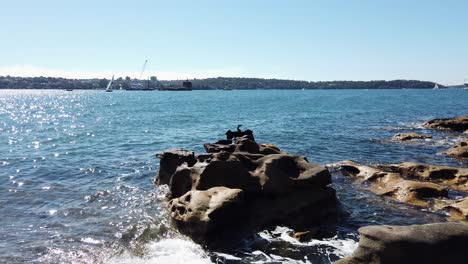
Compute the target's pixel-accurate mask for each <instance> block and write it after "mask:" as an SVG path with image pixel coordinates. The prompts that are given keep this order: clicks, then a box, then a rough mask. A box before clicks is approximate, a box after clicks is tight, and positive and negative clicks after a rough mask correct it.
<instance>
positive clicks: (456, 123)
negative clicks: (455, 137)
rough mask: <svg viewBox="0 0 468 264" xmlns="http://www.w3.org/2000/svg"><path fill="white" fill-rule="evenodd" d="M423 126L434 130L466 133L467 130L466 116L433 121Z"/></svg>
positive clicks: (467, 119)
mask: <svg viewBox="0 0 468 264" xmlns="http://www.w3.org/2000/svg"><path fill="white" fill-rule="evenodd" d="M423 125H424V126H425V127H429V128H434V129H442V130H451V131H456V132H466V131H467V130H468V116H458V117H453V118H439V119H433V120H430V121H428V122H426V123H424V124H423Z"/></svg>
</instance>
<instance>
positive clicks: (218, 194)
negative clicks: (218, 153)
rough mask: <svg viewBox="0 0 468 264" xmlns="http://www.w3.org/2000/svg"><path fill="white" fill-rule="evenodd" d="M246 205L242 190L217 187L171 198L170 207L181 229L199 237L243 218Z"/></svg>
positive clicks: (172, 215)
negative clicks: (242, 212)
mask: <svg viewBox="0 0 468 264" xmlns="http://www.w3.org/2000/svg"><path fill="white" fill-rule="evenodd" d="M243 204H244V195H243V191H242V190H240V189H229V188H226V187H215V188H211V189H209V190H205V191H189V192H187V193H185V194H184V195H183V196H181V197H179V198H175V199H172V200H170V201H169V203H168V209H169V211H170V214H171V217H172V218H173V219H174V220H175V222H176V224H177V226H178V227H179V228H181V229H182V230H183V231H186V232H188V233H189V234H191V235H194V236H198V235H205V234H209V233H211V232H212V231H213V230H216V229H217V228H218V227H222V228H227V227H228V226H229V225H230V224H231V225H232V224H234V223H236V222H237V221H238V220H239V219H240V218H241V217H240V215H241V214H240V213H241V211H242V207H241V206H242V205H243Z"/></svg>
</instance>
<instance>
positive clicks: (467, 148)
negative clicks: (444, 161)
mask: <svg viewBox="0 0 468 264" xmlns="http://www.w3.org/2000/svg"><path fill="white" fill-rule="evenodd" d="M443 154H445V155H448V156H452V157H455V158H458V159H462V160H468V140H464V141H461V142H459V143H458V144H456V145H455V146H453V147H451V148H450V149H448V150H447V151H446V152H444V153H443Z"/></svg>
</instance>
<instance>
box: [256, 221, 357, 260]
mask: <svg viewBox="0 0 468 264" xmlns="http://www.w3.org/2000/svg"><path fill="white" fill-rule="evenodd" d="M293 232H294V231H293V230H291V229H289V228H287V227H282V226H278V227H276V229H275V230H273V231H272V232H268V231H263V232H260V233H259V236H260V237H262V238H263V239H266V240H268V241H275V240H276V241H278V240H281V241H285V242H288V243H290V244H293V245H297V246H308V247H310V246H320V245H322V246H327V247H330V250H327V251H328V252H329V253H333V254H335V255H337V256H339V257H345V256H349V255H351V254H352V253H353V251H354V250H355V249H356V248H357V247H358V242H356V241H354V240H353V239H350V238H343V239H339V238H338V237H337V236H334V237H332V238H326V239H322V240H318V239H312V240H310V241H308V242H300V241H299V240H297V239H295V238H293V237H291V235H290V234H292V233H293Z"/></svg>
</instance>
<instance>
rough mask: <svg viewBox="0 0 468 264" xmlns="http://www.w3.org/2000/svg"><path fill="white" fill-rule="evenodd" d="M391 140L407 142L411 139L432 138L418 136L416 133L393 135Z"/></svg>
mask: <svg viewBox="0 0 468 264" xmlns="http://www.w3.org/2000/svg"><path fill="white" fill-rule="evenodd" d="M392 138H393V139H394V140H399V141H408V140H413V139H427V138H432V136H429V135H423V134H418V133H399V134H396V135H394V136H393V137H392Z"/></svg>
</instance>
